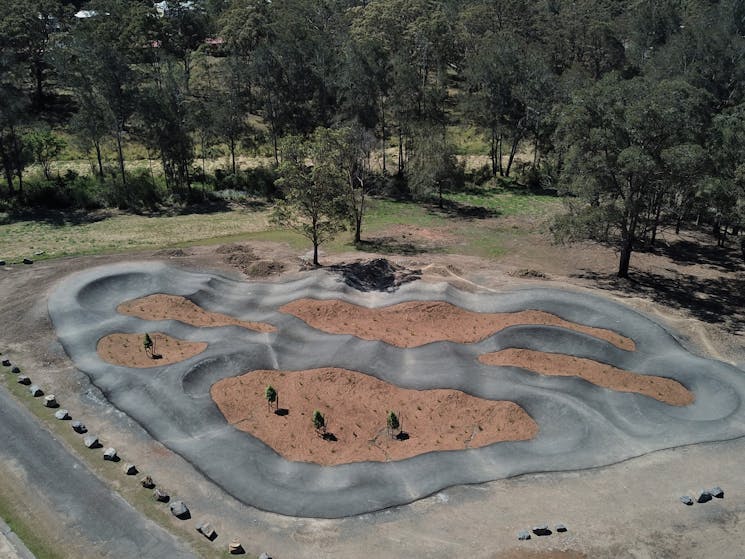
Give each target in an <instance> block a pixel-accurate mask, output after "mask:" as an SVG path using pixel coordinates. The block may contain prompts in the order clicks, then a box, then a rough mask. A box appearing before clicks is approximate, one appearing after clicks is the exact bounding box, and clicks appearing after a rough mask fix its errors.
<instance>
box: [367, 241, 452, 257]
mask: <svg viewBox="0 0 745 559" xmlns="http://www.w3.org/2000/svg"><path fill="white" fill-rule="evenodd" d="M355 247H356V248H357V250H361V251H364V252H377V253H379V254H401V255H404V256H416V255H418V254H425V253H427V252H437V251H438V250H440V249H437V248H434V249H433V248H431V247H427V246H424V245H419V244H415V243H410V242H404V241H401V240H400V239H397V238H396V237H375V238H373V239H365V240H362V241H360V242H359V243H355Z"/></svg>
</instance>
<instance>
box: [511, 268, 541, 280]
mask: <svg viewBox="0 0 745 559" xmlns="http://www.w3.org/2000/svg"><path fill="white" fill-rule="evenodd" d="M510 275H511V276H513V277H516V278H526V279H549V276H548V275H547V274H544V273H543V272H541V271H540V270H533V269H532V268H523V269H521V270H515V271H514V272H510Z"/></svg>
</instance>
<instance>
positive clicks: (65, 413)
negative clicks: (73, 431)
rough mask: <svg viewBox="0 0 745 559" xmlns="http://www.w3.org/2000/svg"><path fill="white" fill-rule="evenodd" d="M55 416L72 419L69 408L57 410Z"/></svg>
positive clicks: (61, 418) (61, 419)
mask: <svg viewBox="0 0 745 559" xmlns="http://www.w3.org/2000/svg"><path fill="white" fill-rule="evenodd" d="M54 417H56V418H57V419H59V420H60V421H63V420H65V419H70V412H68V411H67V410H57V411H56V412H54Z"/></svg>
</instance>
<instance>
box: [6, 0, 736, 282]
mask: <svg viewBox="0 0 745 559" xmlns="http://www.w3.org/2000/svg"><path fill="white" fill-rule="evenodd" d="M4 5H5V9H3V10H2V13H0V159H1V161H2V172H3V177H2V178H3V181H2V184H0V210H3V211H6V212H29V211H35V210H39V209H49V208H53V209H65V210H68V209H80V210H92V209H95V208H101V207H118V208H122V209H126V210H129V211H146V210H148V209H152V208H155V207H158V206H160V205H164V204H199V203H204V202H207V201H209V200H213V199H225V197H226V196H232V195H237V194H236V193H249V194H251V195H252V196H259V197H262V198H265V199H269V200H270V201H271V202H272V204H274V205H275V206H276V211H275V213H274V217H275V219H276V220H277V222H278V223H282V224H284V225H287V226H289V227H293V228H295V229H296V230H297V231H299V232H301V233H302V234H303V235H305V236H306V237H308V239H310V240H312V242H313V245H314V248H315V249H316V261H317V249H318V245H319V244H320V243H321V242H323V240H324V239H325V238H327V237H328V236H329V235H332V234H333V233H335V232H336V231H338V230H339V229H340V228H342V227H351V229H352V230H353V231H354V235H355V239H356V240H357V241H359V239H360V235H361V230H362V227H363V223H364V214H365V210H366V204H367V201H368V199H369V198H370V197H380V196H386V197H405V198H407V199H412V200H418V201H422V203H432V204H440V205H442V203H443V193H447V192H453V191H458V190H459V189H468V188H471V187H473V186H474V185H476V186H483V185H487V186H488V185H492V186H494V187H500V188H521V189H526V190H530V191H534V192H543V193H553V194H555V195H557V196H562V197H563V198H564V200H565V202H566V208H567V212H566V213H564V214H562V215H560V216H557V218H556V220H555V223H554V224H553V231H554V234H555V235H556V237H557V239H560V240H568V241H571V240H575V239H588V238H589V239H595V240H600V241H606V242H612V243H614V244H615V245H616V246H617V247H618V250H619V255H620V256H619V266H618V275H619V276H620V277H626V276H627V275H628V274H629V261H630V258H631V254H632V252H633V251H634V250H637V249H639V248H640V247H642V246H652V245H654V243H655V242H656V239H657V234H658V230H659V228H660V227H661V226H662V225H663V224H668V225H669V224H672V226H674V227H675V228H677V229H679V228H680V227H682V226H685V225H686V224H691V223H696V224H697V225H705V226H706V227H710V228H711V231H712V232H713V234H714V235H715V236H716V238H717V239H718V241H719V242H720V243H721V244H725V243H728V242H734V241H733V239H731V238H730V237H734V238H738V237H740V230H741V227H743V226H745V149H744V147H745V1H743V0H721V1H717V0H574V1H570V0H535V1H520V0H367V1H365V0H274V1H272V0H187V1H172V0H165V1H162V2H157V3H153V2H152V1H147V0H91V1H81V0H78V1H65V0H6V1H5V2H4ZM80 161H83V162H84V163H85V164H84V165H79V164H78V165H71V164H66V163H70V162H80ZM743 253H744V255H745V244H744V245H743Z"/></svg>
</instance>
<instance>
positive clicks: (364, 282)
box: [328, 258, 422, 292]
mask: <svg viewBox="0 0 745 559" xmlns="http://www.w3.org/2000/svg"><path fill="white" fill-rule="evenodd" d="M328 269H329V270H331V271H333V272H336V273H338V274H339V275H340V276H341V278H342V280H343V281H344V283H346V284H347V285H348V286H349V287H353V288H354V289H356V290H357V291H388V292H390V291H395V290H396V289H398V288H399V286H401V285H403V284H404V283H408V282H410V281H414V280H418V279H420V278H421V277H422V272H421V270H409V269H407V268H404V267H403V266H398V265H396V264H393V263H391V262H390V261H388V260H386V259H385V258H376V259H374V260H368V261H362V260H360V261H357V262H352V263H351V264H337V265H336V266H329V268H328Z"/></svg>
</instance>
